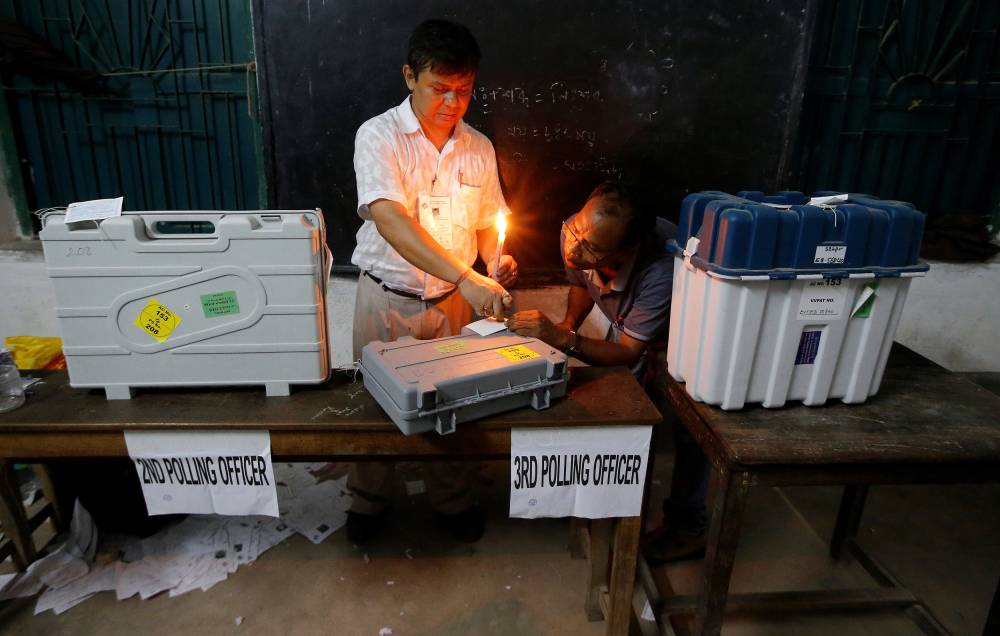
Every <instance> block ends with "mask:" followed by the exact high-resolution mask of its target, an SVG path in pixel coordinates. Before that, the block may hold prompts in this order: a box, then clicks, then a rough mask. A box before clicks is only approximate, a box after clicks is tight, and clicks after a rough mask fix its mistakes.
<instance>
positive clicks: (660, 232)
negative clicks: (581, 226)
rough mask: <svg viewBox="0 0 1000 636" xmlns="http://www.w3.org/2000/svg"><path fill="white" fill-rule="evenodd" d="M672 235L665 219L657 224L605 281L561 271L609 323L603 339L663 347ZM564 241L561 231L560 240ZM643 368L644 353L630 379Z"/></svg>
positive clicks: (674, 232) (594, 275) (667, 320)
mask: <svg viewBox="0 0 1000 636" xmlns="http://www.w3.org/2000/svg"><path fill="white" fill-rule="evenodd" d="M676 236H677V226H675V225H674V224H673V223H671V222H670V221H668V220H666V219H657V220H656V227H655V229H654V233H653V235H652V236H651V237H649V238H647V239H646V240H645V241H643V243H642V244H641V245H640V247H639V250H638V251H637V252H636V254H635V256H634V257H633V258H632V260H630V261H629V262H626V263H624V264H623V265H622V268H621V269H620V270H619V271H618V274H617V276H615V278H614V279H612V280H610V281H607V282H605V281H602V280H601V276H600V275H599V274H598V273H597V270H592V269H588V270H578V269H570V268H569V267H567V268H566V278H567V279H568V280H569V284H570V285H574V286H576V287H586V288H587V293H588V294H589V295H590V297H591V298H592V299H593V300H594V302H595V303H596V304H597V306H598V307H600V308H601V312H603V313H604V315H605V316H606V317H607V319H608V320H609V321H610V322H611V328H610V329H609V330H608V333H607V335H606V336H605V339H606V340H610V341H611V342H618V341H619V339H620V336H621V334H622V333H625V334H627V335H629V336H631V337H632V338H635V339H636V340H641V341H642V342H648V343H650V344H651V345H652V344H655V343H658V342H661V343H662V342H666V340H667V332H668V330H669V328H670V296H671V293H672V292H673V284H674V257H673V255H672V254H670V252H668V251H667V249H666V244H667V241H668V240H669V239H672V238H675V237H676ZM565 240H566V237H565V231H563V234H562V236H561V237H560V241H565ZM563 264H564V265H565V263H563ZM645 369H646V353H645V352H644V353H643V355H642V357H641V358H640V359H639V362H638V363H636V365H635V367H633V368H632V374H633V375H635V377H636V379H637V380H639V381H640V382H642V379H643V375H644V373H645Z"/></svg>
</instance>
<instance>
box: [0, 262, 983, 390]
mask: <svg viewBox="0 0 1000 636" xmlns="http://www.w3.org/2000/svg"><path fill="white" fill-rule="evenodd" d="M356 284H357V279H356V278H352V277H334V278H333V279H332V280H331V281H330V288H329V296H328V298H329V312H328V316H329V324H330V333H331V335H332V351H331V357H332V360H333V364H334V366H346V365H348V364H350V363H351V324H352V322H353V316H354V291H355V286H356ZM998 298H1000V258H997V259H995V260H994V261H993V262H991V263H988V264H983V265H979V264H976V265H955V264H949V263H931V270H930V273H929V274H928V276H927V277H926V278H918V279H915V280H914V281H913V284H912V286H911V287H910V295H909V297H908V298H907V301H906V307H905V309H904V310H903V318H902V321H901V323H900V326H899V329H898V331H897V333H896V340H898V341H900V342H902V343H903V344H905V345H907V346H909V347H911V348H913V349H915V350H916V351H918V352H920V353H921V354H923V355H925V356H927V357H928V358H930V359H931V360H934V361H935V362H937V363H938V364H941V365H942V366H944V367H946V368H948V369H951V370H952V371H1000V337H998V335H997V332H998V328H1000V318H998V309H997V307H998V303H997V299H998ZM565 303H566V288H565V287H560V286H550V287H538V288H533V289H524V290H515V293H514V308H515V309H528V308H538V309H541V310H542V311H543V312H545V313H546V315H548V316H549V317H550V318H552V319H553V320H555V321H558V320H561V319H562V315H563V310H564V307H565ZM54 306H55V298H54V296H53V293H52V287H51V285H49V281H48V278H47V277H46V275H45V264H44V262H43V261H42V254H41V251H39V250H37V249H26V250H0V338H2V337H5V336H13V335H31V336H58V335H59V330H58V327H57V325H56V320H55V315H54V310H53V307H54ZM606 329H607V321H605V320H603V316H600V315H599V314H597V315H596V316H595V315H592V316H591V318H590V319H589V320H588V322H587V324H586V325H585V326H584V328H583V329H581V331H582V332H583V333H584V334H586V335H589V336H595V337H601V336H602V335H603V333H604V332H605V330H606Z"/></svg>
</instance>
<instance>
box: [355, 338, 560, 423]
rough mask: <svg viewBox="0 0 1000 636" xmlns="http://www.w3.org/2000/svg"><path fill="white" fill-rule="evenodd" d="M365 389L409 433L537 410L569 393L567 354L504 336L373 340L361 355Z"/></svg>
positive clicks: (543, 345) (528, 340)
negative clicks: (508, 412) (488, 416)
mask: <svg viewBox="0 0 1000 636" xmlns="http://www.w3.org/2000/svg"><path fill="white" fill-rule="evenodd" d="M361 371H362V373H363V375H364V382H365V388H366V389H368V392H369V393H371V394H372V396H373V397H374V398H375V400H376V401H377V402H378V403H379V405H381V406H382V408H383V409H385V412H386V413H388V415H389V417H391V418H392V421H393V422H395V423H396V425H397V426H398V427H399V430H401V431H402V432H403V433H405V434H406V435H413V434H414V433H424V432H426V431H432V430H436V431H437V432H438V433H440V434H442V435H444V434H447V433H452V432H454V431H455V428H456V426H457V425H458V424H459V423H461V422H468V421H470V420H474V419H477V418H480V417H485V416H487V415H493V414H496V413H502V412H504V411H510V410H513V409H517V408H521V407H525V406H531V407H533V408H535V409H539V410H540V409H544V408H548V406H549V404H550V403H551V400H552V399H553V398H558V397H562V396H563V395H565V394H566V383H567V381H568V379H569V373H568V370H567V364H566V354H564V353H562V352H561V351H559V350H557V349H556V348H554V347H551V346H549V345H547V344H545V343H544V342H542V341H541V340H538V339H537V338H525V337H522V336H518V335H514V334H511V333H510V332H509V331H504V332H501V333H499V334H494V335H492V336H486V337H483V336H477V335H461V336H452V337H448V338H437V339H434V340H416V339H414V338H411V337H405V338H401V339H399V340H396V341H395V342H382V341H378V340H376V341H374V342H370V343H369V344H368V345H366V346H365V347H364V349H363V350H362V354H361Z"/></svg>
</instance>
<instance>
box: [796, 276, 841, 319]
mask: <svg viewBox="0 0 1000 636" xmlns="http://www.w3.org/2000/svg"><path fill="white" fill-rule="evenodd" d="M803 285H804V287H803V289H802V296H801V298H800V300H799V315H798V319H799V320H813V319H816V318H821V319H831V318H840V316H841V314H843V313H844V305H845V303H846V301H847V285H845V284H844V281H843V279H840V278H824V279H823V280H811V281H807V282H804V283H803Z"/></svg>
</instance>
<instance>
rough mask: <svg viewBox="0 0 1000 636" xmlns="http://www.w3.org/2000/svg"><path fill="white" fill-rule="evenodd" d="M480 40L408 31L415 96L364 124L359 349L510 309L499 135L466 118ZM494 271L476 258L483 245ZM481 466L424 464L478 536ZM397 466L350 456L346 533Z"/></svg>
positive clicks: (358, 150) (365, 519) (426, 28)
mask: <svg viewBox="0 0 1000 636" xmlns="http://www.w3.org/2000/svg"><path fill="white" fill-rule="evenodd" d="M479 57H480V54H479V46H478V44H477V43H476V40H475V38H474V37H473V36H472V34H471V33H470V32H469V30H468V29H466V28H465V27H464V26H461V25H458V24H455V23H453V22H448V21H445V20H428V21H426V22H424V23H422V24H420V25H419V26H418V27H417V28H416V29H415V30H414V32H413V34H412V35H411V36H410V42H409V52H408V54H407V63H406V64H405V65H404V66H403V79H404V81H405V82H406V86H407V88H408V89H409V90H410V95H409V96H408V97H407V98H406V99H405V100H403V103H401V104H400V105H399V106H396V107H395V108H392V109H389V110H388V111H386V112H384V113H382V114H381V115H378V116H377V117H373V118H372V119H370V120H368V121H366V122H365V123H364V124H362V125H361V128H359V129H358V133H357V137H356V138H355V149H354V171H355V174H356V175H357V180H358V215H359V216H361V218H362V219H364V224H363V225H362V226H361V229H360V230H358V234H357V248H356V249H355V250H354V255H353V256H352V257H351V262H352V263H354V264H355V265H357V266H358V268H360V269H361V276H360V278H359V280H358V293H357V301H356V305H355V312H354V357H355V359H358V358H360V357H361V349H362V348H363V347H364V346H365V345H366V344H367V343H369V342H371V341H372V340H382V341H392V340H395V339H397V338H400V337H403V336H413V337H414V338H419V339H429V338H439V337H442V336H449V335H455V334H458V333H459V331H460V330H461V328H462V326H463V325H465V324H467V323H469V322H470V321H471V320H472V314H473V311H475V312H477V313H479V314H481V315H483V316H495V317H497V318H498V319H501V320H502V319H503V317H504V310H505V308H507V307H509V306H510V303H511V296H510V294H509V293H508V292H507V291H506V289H505V288H504V286H509V285H511V284H513V282H514V281H515V279H516V277H517V263H516V262H515V261H514V259H513V258H512V257H510V256H509V255H504V256H502V257H501V259H500V261H499V265H498V266H497V267H496V271H493V268H494V258H493V256H494V251H495V249H496V241H497V236H496V230H495V225H494V224H495V221H496V217H497V213H498V212H499V211H505V210H506V205H505V203H504V199H503V194H502V193H501V191H500V182H499V178H498V175H497V162H496V155H495V154H494V152H493V145H492V144H491V143H490V141H489V139H487V138H486V137H485V136H484V135H483V134H482V133H480V132H479V131H477V130H475V129H473V128H471V127H470V126H468V125H467V124H465V123H464V122H463V121H462V116H463V115H464V114H465V112H466V110H467V109H468V106H469V100H470V98H471V97H472V87H473V83H474V81H475V78H476V72H477V71H478V69H479ZM477 255H479V256H481V257H482V259H483V261H484V262H485V263H486V264H487V273H488V274H489V276H483V275H481V274H479V273H477V272H475V271H473V269H472V264H473V263H474V262H475V260H476V256H477ZM474 468H475V467H474V466H470V465H467V464H457V463H450V462H449V463H435V464H431V465H428V466H427V476H426V481H427V488H428V496H429V497H430V500H431V504H432V505H433V506H434V508H435V509H436V510H437V512H438V513H439V514H440V517H441V519H442V521H443V522H444V523H445V526H446V527H447V528H448V530H449V531H450V532H451V534H452V535H453V536H455V538H456V539H458V540H461V541H476V540H478V539H479V537H481V536H482V533H483V527H484V523H483V517H482V514H481V513H480V512H479V511H478V510H477V509H476V508H475V506H474V505H473V501H472V497H471V492H470V486H471V483H472V478H473V476H474ZM392 472H393V466H392V464H386V463H375V462H365V463H359V464H356V465H355V468H354V470H353V471H352V472H351V475H350V478H349V480H348V485H349V486H350V487H351V490H352V491H353V493H354V503H353V505H352V508H351V512H350V513H349V515H348V521H347V534H348V538H349V539H350V540H351V541H352V542H354V543H361V542H364V541H366V540H368V539H369V538H371V536H372V535H373V534H374V533H375V532H376V531H378V529H379V528H380V527H381V526H382V525H384V524H383V523H382V520H381V519H380V518H379V515H380V514H381V513H382V511H383V510H384V508H385V504H386V493H387V491H388V489H389V485H390V478H391V476H392Z"/></svg>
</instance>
